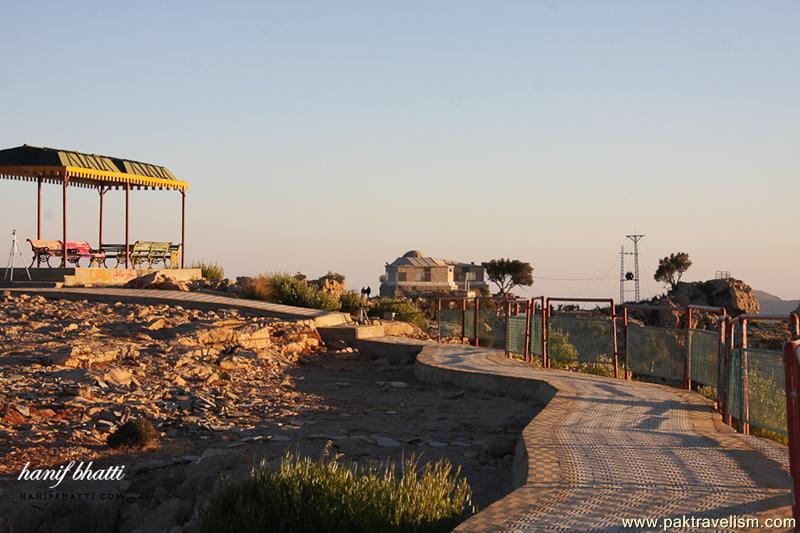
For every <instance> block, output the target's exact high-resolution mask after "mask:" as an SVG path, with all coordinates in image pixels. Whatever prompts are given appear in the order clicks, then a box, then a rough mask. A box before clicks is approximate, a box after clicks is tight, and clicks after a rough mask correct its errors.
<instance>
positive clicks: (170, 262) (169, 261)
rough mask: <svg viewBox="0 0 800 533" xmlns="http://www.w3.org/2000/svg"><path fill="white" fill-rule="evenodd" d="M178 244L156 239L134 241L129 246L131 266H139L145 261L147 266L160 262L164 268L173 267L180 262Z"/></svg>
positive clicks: (151, 266) (179, 246) (150, 266)
mask: <svg viewBox="0 0 800 533" xmlns="http://www.w3.org/2000/svg"><path fill="white" fill-rule="evenodd" d="M180 250H181V245H180V244H172V243H171V242H157V241H136V242H135V243H134V244H133V248H131V253H130V261H131V264H132V265H133V268H141V267H142V266H143V265H144V263H145V262H147V268H153V267H154V266H156V265H158V264H159V263H161V264H162V265H164V267H165V268H167V267H169V268H174V267H175V266H177V265H179V264H180Z"/></svg>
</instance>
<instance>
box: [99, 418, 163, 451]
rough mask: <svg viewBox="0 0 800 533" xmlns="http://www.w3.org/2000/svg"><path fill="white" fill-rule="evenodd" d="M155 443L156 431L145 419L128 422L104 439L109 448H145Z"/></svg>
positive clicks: (156, 438) (156, 439)
mask: <svg viewBox="0 0 800 533" xmlns="http://www.w3.org/2000/svg"><path fill="white" fill-rule="evenodd" d="M157 441H158V431H157V430H156V428H155V427H154V426H153V423H152V422H150V421H149V420H147V419H146V418H136V419H132V420H128V421H127V422H125V423H124V424H122V426H120V427H119V429H117V430H116V431H114V432H113V433H111V434H110V435H109V436H108V437H107V438H106V442H107V443H108V445H109V447H111V448H147V447H149V446H152V445H153V444H155V443H156V442H157Z"/></svg>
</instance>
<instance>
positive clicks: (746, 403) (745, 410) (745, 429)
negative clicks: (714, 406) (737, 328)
mask: <svg viewBox="0 0 800 533" xmlns="http://www.w3.org/2000/svg"><path fill="white" fill-rule="evenodd" d="M740 322H741V324H742V433H744V434H745V435H749V434H750V387H749V383H748V381H749V379H748V377H747V319H746V318H743V319H740Z"/></svg>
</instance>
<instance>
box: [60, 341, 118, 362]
mask: <svg viewBox="0 0 800 533" xmlns="http://www.w3.org/2000/svg"><path fill="white" fill-rule="evenodd" d="M119 355H120V349H119V348H108V346H104V345H101V344H99V343H91V344H78V345H75V346H73V347H71V348H65V349H62V350H60V351H58V352H56V353H54V354H51V355H50V357H49V359H50V362H51V363H52V364H54V365H60V366H69V367H72V368H89V367H91V366H92V365H94V364H102V363H108V362H111V361H115V360H116V359H117V357H119Z"/></svg>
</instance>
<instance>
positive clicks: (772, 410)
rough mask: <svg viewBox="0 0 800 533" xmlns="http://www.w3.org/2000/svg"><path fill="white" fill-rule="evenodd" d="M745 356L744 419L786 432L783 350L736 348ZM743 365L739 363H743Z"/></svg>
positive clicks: (761, 426) (768, 428)
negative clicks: (745, 414)
mask: <svg viewBox="0 0 800 533" xmlns="http://www.w3.org/2000/svg"><path fill="white" fill-rule="evenodd" d="M737 351H739V352H740V355H739V358H740V360H743V356H745V355H746V356H747V370H746V375H747V395H746V399H747V404H746V407H747V409H746V413H747V415H748V416H747V417H745V419H744V420H745V422H747V423H748V424H750V425H751V426H756V427H760V428H763V429H767V430H770V431H774V432H776V433H780V434H781V435H786V433H787V432H786V390H785V388H784V383H785V379H786V378H785V371H784V367H783V354H782V353H781V352H776V351H771V350H756V349H753V348H745V349H739V350H737ZM743 366H744V365H741V366H740V368H741V367H743Z"/></svg>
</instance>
